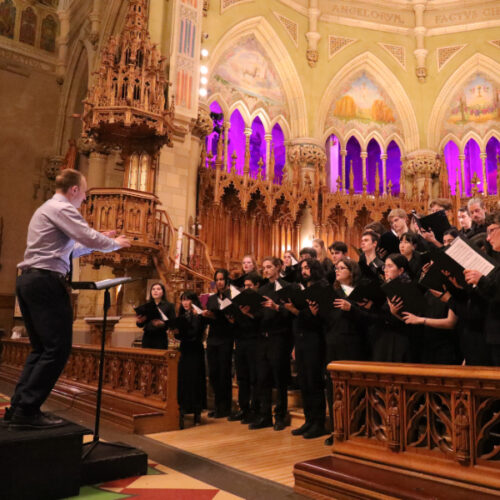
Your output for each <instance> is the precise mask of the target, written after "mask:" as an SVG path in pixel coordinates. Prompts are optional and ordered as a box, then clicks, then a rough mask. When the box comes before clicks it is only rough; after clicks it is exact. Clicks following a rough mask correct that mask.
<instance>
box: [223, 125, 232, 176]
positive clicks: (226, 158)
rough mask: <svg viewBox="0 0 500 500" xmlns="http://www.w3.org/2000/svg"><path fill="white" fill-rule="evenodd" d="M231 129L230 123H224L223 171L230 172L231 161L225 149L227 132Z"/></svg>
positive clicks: (227, 137) (227, 143) (227, 141)
mask: <svg viewBox="0 0 500 500" xmlns="http://www.w3.org/2000/svg"><path fill="white" fill-rule="evenodd" d="M230 129H231V123H230V122H224V170H226V171H227V172H229V171H230V170H231V159H230V158H229V155H228V152H227V148H228V145H229V130H230Z"/></svg>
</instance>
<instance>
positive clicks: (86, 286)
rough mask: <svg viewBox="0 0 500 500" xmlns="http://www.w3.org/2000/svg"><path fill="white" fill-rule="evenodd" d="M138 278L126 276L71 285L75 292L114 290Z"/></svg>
mask: <svg viewBox="0 0 500 500" xmlns="http://www.w3.org/2000/svg"><path fill="white" fill-rule="evenodd" d="M136 280H137V278H131V277H130V276H125V277H123V278H110V279H107V280H101V281H74V282H73V283H71V288H73V289H74V290H104V289H105V288H113V287H114V286H118V285H122V284H123V283H130V282H131V281H136Z"/></svg>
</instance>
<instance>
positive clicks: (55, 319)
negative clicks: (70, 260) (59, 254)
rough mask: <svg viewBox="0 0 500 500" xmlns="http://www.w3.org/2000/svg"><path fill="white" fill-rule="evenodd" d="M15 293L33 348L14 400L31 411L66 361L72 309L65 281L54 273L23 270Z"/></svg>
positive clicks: (28, 411)
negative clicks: (25, 271) (30, 272)
mask: <svg viewBox="0 0 500 500" xmlns="http://www.w3.org/2000/svg"><path fill="white" fill-rule="evenodd" d="M16 293H17V298H18V300H19V307H20V308H21V312H22V314H23V319H24V322H25V325H26V329H27V331H28V335H29V339H30V343H31V349H32V350H31V353H30V354H29V355H28V358H27V359H26V363H25V365H24V368H23V371H22V373H21V376H20V377H19V381H18V383H17V386H16V389H15V391H14V395H13V396H12V399H11V403H12V406H13V407H15V408H19V409H21V410H22V411H23V412H24V413H25V414H28V415H29V414H34V413H37V412H38V411H39V410H40V407H41V406H42V404H43V403H44V401H45V400H46V399H47V397H48V396H49V394H50V391H51V390H52V388H53V387H54V385H55V383H56V382H57V379H58V378H59V375H60V374H61V372H62V371H63V369H64V366H65V365H66V361H67V360H68V357H69V355H70V352H71V344H72V334H73V311H72V309H71V302H70V298H69V295H68V292H67V290H66V286H65V284H64V281H63V279H62V278H58V277H56V276H55V275H51V274H39V273H33V274H23V275H21V276H19V277H18V278H17V283H16Z"/></svg>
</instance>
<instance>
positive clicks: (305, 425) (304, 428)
mask: <svg viewBox="0 0 500 500" xmlns="http://www.w3.org/2000/svg"><path fill="white" fill-rule="evenodd" d="M311 427H312V423H311V422H307V421H306V422H305V423H303V424H302V425H301V426H300V427H299V428H297V429H294V430H293V431H292V435H293V436H302V434H304V432H307V431H308V430H309V429H310V428H311Z"/></svg>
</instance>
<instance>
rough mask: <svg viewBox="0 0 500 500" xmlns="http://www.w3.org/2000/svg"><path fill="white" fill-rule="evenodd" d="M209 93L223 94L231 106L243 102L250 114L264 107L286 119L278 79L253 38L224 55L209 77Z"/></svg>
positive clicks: (274, 114) (259, 45)
mask: <svg viewBox="0 0 500 500" xmlns="http://www.w3.org/2000/svg"><path fill="white" fill-rule="evenodd" d="M208 91H209V94H210V95H213V94H216V93H219V94H221V95H222V97H223V98H224V100H225V101H226V102H227V103H228V104H232V103H233V102H235V101H237V100H239V99H241V100H243V101H244V102H245V104H246V105H247V106H248V108H249V110H250V112H252V111H253V110H254V109H256V108H259V107H262V108H264V109H265V110H266V112H267V113H268V114H269V115H270V116H271V117H275V116H277V115H279V114H283V115H284V116H285V117H287V112H286V105H285V102H286V100H285V98H284V93H283V89H282V86H281V83H280V80H279V77H278V75H277V73H276V70H275V69H274V67H273V65H272V64H271V62H270V60H269V59H268V56H267V55H266V53H265V51H264V49H263V47H262V46H261V44H260V43H259V42H258V41H257V39H256V38H255V37H254V36H253V35H249V36H247V37H245V38H243V39H241V40H239V42H238V43H237V44H236V45H235V46H233V47H231V48H230V49H228V50H226V52H224V54H223V55H222V57H221V58H220V59H219V61H218V63H217V64H216V66H215V67H214V69H213V71H212V73H211V75H210V83H209V88H208Z"/></svg>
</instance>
